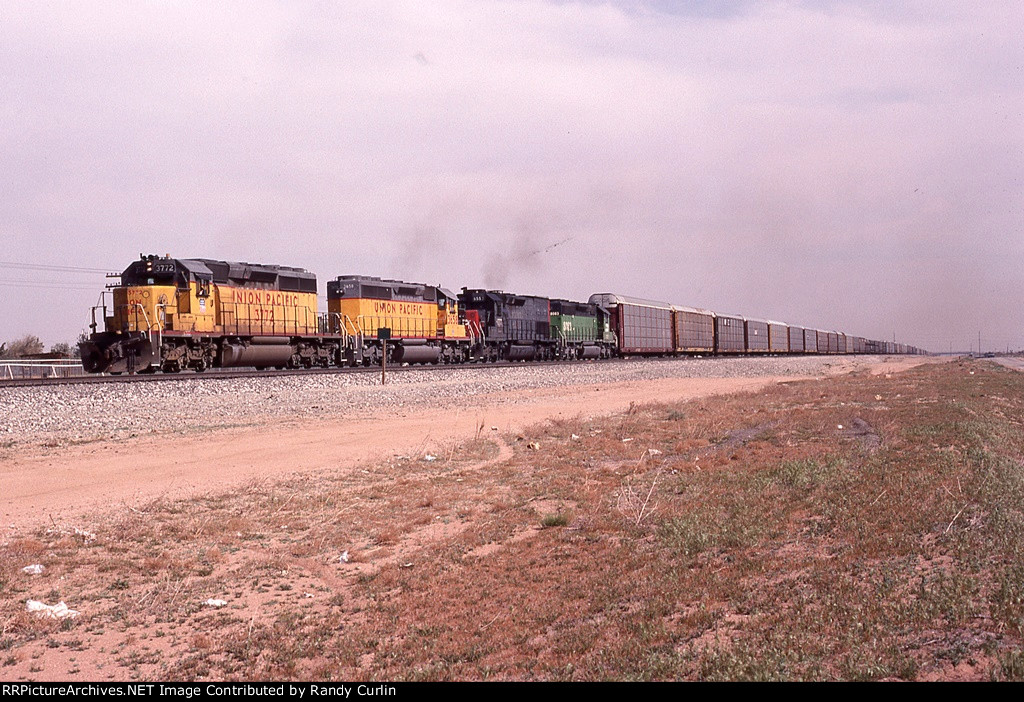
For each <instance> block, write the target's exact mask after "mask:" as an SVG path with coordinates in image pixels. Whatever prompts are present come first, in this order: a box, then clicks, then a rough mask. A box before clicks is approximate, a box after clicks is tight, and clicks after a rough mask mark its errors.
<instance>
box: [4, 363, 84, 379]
mask: <svg viewBox="0 0 1024 702" xmlns="http://www.w3.org/2000/svg"><path fill="white" fill-rule="evenodd" d="M83 375H85V369H84V368H82V362H81V361H79V360H78V359H72V358H69V359H60V360H56V359H44V360H37V359H26V358H11V359H0V383H3V381H5V380H23V379H25V380H27V379H30V378H75V377H79V376H83Z"/></svg>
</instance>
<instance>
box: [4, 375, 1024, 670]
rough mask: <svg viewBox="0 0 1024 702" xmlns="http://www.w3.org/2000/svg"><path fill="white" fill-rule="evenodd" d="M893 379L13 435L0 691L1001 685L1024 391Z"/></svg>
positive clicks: (1023, 527)
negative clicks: (17, 452) (173, 431)
mask: <svg viewBox="0 0 1024 702" xmlns="http://www.w3.org/2000/svg"><path fill="white" fill-rule="evenodd" d="M916 360H917V359H903V360H902V361H900V362H898V365H896V366H891V367H881V368H867V367H863V366H857V365H852V366H846V367H844V368H843V369H841V370H842V371H844V374H843V375H841V376H837V377H832V378H829V379H815V380H802V381H793V380H780V379H773V380H770V381H766V380H765V379H758V380H751V381H744V380H731V381H723V380H712V381H708V380H702V381H699V382H698V383H693V384H690V383H687V382H685V381H658V382H656V383H649V384H636V385H628V384H625V385H623V386H622V387H616V388H605V389H601V390H597V389H596V388H589V389H584V388H573V389H571V390H570V391H568V392H566V393H562V394H560V393H557V392H548V391H544V392H540V391H538V392H536V393H530V394H529V395H524V396H521V397H517V398H515V399H516V400H517V402H515V403H510V402H509V401H508V399H509V398H495V399H496V400H497V401H496V402H495V403H494V404H495V406H491V407H487V406H486V405H481V406H479V407H476V408H474V409H473V410H471V411H467V412H465V413H464V415H463V416H456V415H455V414H446V415H444V416H442V417H437V416H431V415H429V414H424V415H419V414H416V413H410V414H408V415H407V416H406V417H400V418H387V419H381V420H378V421H370V420H367V421H365V422H361V423H359V425H358V426H356V427H353V426H351V425H348V424H347V423H339V424H314V425H283V426H276V427H273V428H272V429H271V427H259V428H255V429H235V430H224V431H220V432H217V433H216V434H215V435H214V436H212V437H209V438H207V439H204V440H200V439H196V438H192V437H190V438H181V437H178V438H173V437H167V438H164V439H156V440H153V439H140V440H135V441H132V442H130V443H127V444H122V445H119V446H117V447H111V446H105V445H96V444H92V445H83V446H73V447H63V448H61V449H60V450H54V449H52V448H47V447H45V446H40V447H38V449H37V450H36V451H34V455H29V456H23V457H18V458H17V459H15V460H13V461H7V462H5V464H4V466H3V468H2V470H3V471H4V473H3V476H2V477H3V481H4V482H3V484H4V495H3V510H4V513H5V514H6V515H8V516H7V517H5V520H6V521H8V522H9V523H11V524H14V525H15V526H14V527H13V528H12V527H8V529H7V536H6V538H5V542H4V543H3V545H2V547H0V564H2V565H0V594H2V595H3V599H2V601H0V679H4V680H15V679H38V680H56V679H82V680H92V679H97V680H103V679H153V678H175V679H260V678H282V677H288V678H303V679H306V678H317V679H328V678H336V679H352V678H367V679H451V678H456V679H484V678H497V679H523V678H526V679H605V678H614V679H677V678H688V679H697V678H702V679H890V678H902V679H943V680H948V679H989V678H1017V677H1020V676H1021V675H1022V674H1024V654H1022V652H1021V633H1022V627H1024V605H1022V604H1021V603H1022V602H1024V595H1022V593H1024V571H1022V570H1021V566H1020V563H1021V562H1022V559H1021V553H1020V549H1021V546H1020V544H1021V543H1022V540H1021V539H1020V536H1021V532H1024V477H1022V476H1021V473H1022V467H1021V461H1020V456H1021V455H1022V453H1024V439H1022V437H1021V432H1020V428H1021V426H1022V422H1021V418H1022V408H1024V384H1022V383H1024V381H1022V377H1024V376H1021V375H1020V374H1019V373H1013V372H1011V371H1008V370H1003V369H997V368H995V367H994V366H992V365H990V364H970V363H968V364H963V363H960V364H957V363H950V364H938V365H928V366H925V367H918V368H913V369H910V370H907V369H908V368H910V366H912V365H914V363H913V361H916ZM769 386H770V387H769ZM722 392H740V393H741V394H738V395H729V396H725V397H717V398H715V397H709V396H710V395H711V394H715V393H722ZM590 393H592V394H590ZM598 396H600V397H599V398H598ZM584 400H586V407H587V413H586V414H585V415H581V413H580V409H581V408H582V407H583V406H584ZM492 427H497V428H498V429H497V430H493V429H492ZM239 446H243V447H244V448H239ZM211 451H212V452H214V453H215V455H217V456H219V462H218V463H217V464H216V465H214V466H212V467H211V466H209V465H208V462H207V461H201V460H200V457H201V456H209V455H210V453H211ZM427 454H429V455H431V456H434V457H435V460H425V458H424V457H425V456H426V455H427ZM140 457H141V459H142V460H140ZM56 471H60V472H59V473H58V474H59V475H61V476H62V480H67V481H71V482H70V484H68V485H62V480H54V479H52V476H51V475H50V474H52V473H55V472H56ZM186 475H187V476H188V478H187V482H186V479H185V477H184V476H186ZM33 478H35V481H33ZM33 482H35V483H37V484H38V487H36V488H33V487H32V485H33ZM8 485H11V486H21V487H17V490H16V491H12V492H11V493H8V491H7V487H8ZM82 500H88V501H89V503H88V504H86V503H83V502H82ZM342 554H347V559H343V558H342ZM34 563H39V564H41V565H44V566H45V568H46V570H45V571H44V573H43V574H41V575H27V574H24V573H22V572H21V568H22V567H23V566H25V565H29V564H34ZM210 598H215V599H218V600H224V601H225V603H226V604H225V605H224V606H222V607H214V606H208V605H204V604H203V603H204V602H205V601H207V600H208V599H210ZM27 599H37V600H42V601H45V602H48V603H50V604H54V603H56V602H57V601H59V600H63V601H66V602H67V604H68V605H69V606H70V607H72V608H75V609H77V610H79V612H80V614H79V616H78V617H77V618H75V619H65V620H62V621H57V620H48V619H42V618H40V617H38V616H36V615H33V614H29V613H27V612H26V611H25V601H26V600H27Z"/></svg>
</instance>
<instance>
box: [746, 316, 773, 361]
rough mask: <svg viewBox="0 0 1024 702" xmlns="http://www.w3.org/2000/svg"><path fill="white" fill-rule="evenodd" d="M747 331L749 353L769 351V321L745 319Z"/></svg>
mask: <svg viewBox="0 0 1024 702" xmlns="http://www.w3.org/2000/svg"><path fill="white" fill-rule="evenodd" d="M743 323H744V327H745V328H746V331H747V353H768V341H769V339H768V322H766V321H764V320H763V319H744V320H743Z"/></svg>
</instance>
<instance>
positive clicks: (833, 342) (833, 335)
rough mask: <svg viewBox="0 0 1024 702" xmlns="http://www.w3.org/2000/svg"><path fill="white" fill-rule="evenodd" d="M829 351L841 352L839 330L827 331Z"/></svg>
mask: <svg viewBox="0 0 1024 702" xmlns="http://www.w3.org/2000/svg"><path fill="white" fill-rule="evenodd" d="M826 335H827V337H828V352H829V353H839V332H827V334H826Z"/></svg>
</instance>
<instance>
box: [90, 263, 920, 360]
mask: <svg viewBox="0 0 1024 702" xmlns="http://www.w3.org/2000/svg"><path fill="white" fill-rule="evenodd" d="M114 277H116V278H117V282H116V283H114V284H113V285H110V286H108V290H107V291H105V292H104V294H103V295H102V296H101V303H100V304H99V305H97V306H96V307H94V308H93V309H92V324H91V325H90V328H91V329H92V333H91V334H90V335H89V337H88V339H87V340H86V341H84V342H82V344H81V355H82V365H83V366H84V368H85V370H86V371H88V372H90V373H111V374H119V373H153V372H156V371H163V372H165V373H176V372H179V371H182V370H186V369H191V370H194V371H203V370H206V369H207V368H230V367H253V368H257V369H267V368H278V369H284V368H314V367H319V368H329V367H343V366H357V365H372V364H379V363H380V362H381V360H382V359H383V357H384V356H385V354H386V355H387V360H388V361H393V362H396V363H423V364H434V363H444V364H451V363H483V362H495V361H553V360H569V359H600V358H611V357H614V356H672V355H683V354H700V355H728V354H802V353H816V354H831V353H835V354H840V353H868V354H908V353H913V354H916V353H923V351H921V350H920V349H918V348H916V347H913V346H909V345H906V344H899V343H895V342H888V341H876V340H871V339H865V338H863V337H859V336H851V335H848V334H844V333H842V332H837V331H826V330H819V329H811V328H805V327H801V326H796V325H791V324H785V323H782V322H774V321H769V320H760V319H754V318H749V317H744V316H742V315H737V314H721V313H716V312H712V311H711V310H705V309H699V308H694V307H683V306H679V305H672V304H668V303H664V302H656V301H652V300H644V299H640V298H634V297H627V296H624V295H616V294H611V293H599V294H595V295H591V297H590V299H589V300H588V301H587V302H576V301H572V300H562V299H549V298H546V297H538V296H534V295H518V294H512V293H506V292H502V291H497V290H483V289H469V288H462V292H461V293H458V294H456V293H453V292H452V291H450V290H448V289H446V288H443V287H440V286H436V285H423V284H418V283H407V282H404V281H399V280H387V279H382V278H376V277H371V276H358V275H342V276H338V277H337V278H335V279H333V280H330V281H328V283H327V309H326V311H320V309H319V307H318V302H317V280H316V276H315V275H314V274H312V273H310V272H309V271H306V270H304V269H302V268H292V267H287V266H276V265H261V264H250V263H233V262H227V261H215V260H210V259H204V258H194V259H172V258H170V257H168V256H163V257H160V256H153V255H149V256H146V255H143V256H141V257H140V259H139V260H138V261H134V262H133V263H131V264H130V265H129V266H128V267H127V268H126V269H125V270H124V272H123V273H121V274H119V275H117V276H114ZM108 295H109V299H108V297H107V296H108ZM97 312H101V315H102V324H103V329H102V331H101V330H99V324H100V323H99V322H98V321H97Z"/></svg>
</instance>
